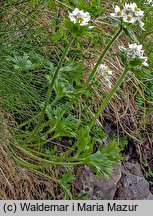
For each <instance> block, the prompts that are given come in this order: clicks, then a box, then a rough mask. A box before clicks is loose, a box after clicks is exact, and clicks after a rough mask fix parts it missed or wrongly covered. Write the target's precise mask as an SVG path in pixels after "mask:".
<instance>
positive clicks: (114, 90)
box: [89, 67, 129, 129]
mask: <svg viewBox="0 0 153 216" xmlns="http://www.w3.org/2000/svg"><path fill="white" fill-rule="evenodd" d="M128 70H129V68H128V67H127V68H125V70H124V72H123V73H122V75H121V76H120V78H119V79H118V81H117V83H116V84H115V86H114V87H113V88H112V90H111V92H110V93H109V95H108V96H107V97H106V98H105V100H104V102H103V103H102V105H101V106H100V108H99V110H98V112H97V113H96V115H95V117H94V118H93V120H92V122H91V124H90V126H89V128H90V129H91V128H92V127H93V126H94V124H95V123H96V121H97V119H98V118H99V116H100V114H101V113H102V112H103V111H104V109H105V107H106V105H107V104H108V103H109V101H110V99H111V97H112V96H113V95H114V93H115V92H116V90H117V88H118V87H119V86H120V85H121V83H122V82H123V80H124V78H125V76H126V74H127V72H128Z"/></svg>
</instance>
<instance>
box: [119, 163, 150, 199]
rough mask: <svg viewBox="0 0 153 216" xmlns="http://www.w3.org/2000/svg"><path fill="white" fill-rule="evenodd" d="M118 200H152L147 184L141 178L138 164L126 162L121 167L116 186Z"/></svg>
mask: <svg viewBox="0 0 153 216" xmlns="http://www.w3.org/2000/svg"><path fill="white" fill-rule="evenodd" d="M117 193H118V197H117V198H116V199H118V200H153V195H152V194H151V192H150V190H149V183H148V182H147V180H146V179H145V178H144V177H143V174H142V172H141V169H140V165H139V164H138V163H136V164H132V163H129V162H126V163H125V164H124V168H123V167H122V178H121V180H120V184H119V185H118V190H117Z"/></svg>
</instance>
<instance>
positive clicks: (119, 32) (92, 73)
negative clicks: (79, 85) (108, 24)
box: [83, 26, 122, 89]
mask: <svg viewBox="0 0 153 216" xmlns="http://www.w3.org/2000/svg"><path fill="white" fill-rule="evenodd" d="M121 32H122V26H121V27H120V28H119V30H118V31H117V32H116V34H115V35H114V36H113V38H112V39H111V40H110V41H109V43H108V44H107V46H106V47H105V49H104V50H103V52H102V53H101V55H100V57H99V59H98V61H97V63H96V64H95V66H94V68H93V70H92V71H91V73H90V75H89V77H88V79H87V81H86V83H85V85H84V88H83V89H86V88H87V87H88V84H89V82H90V81H91V79H92V78H93V76H94V74H95V73H96V71H97V68H98V66H99V65H100V63H101V61H102V60H103V58H104V57H105V55H106V53H107V51H108V50H109V48H110V47H111V46H112V44H113V43H114V41H115V40H116V39H117V38H118V37H119V35H120V34H121Z"/></svg>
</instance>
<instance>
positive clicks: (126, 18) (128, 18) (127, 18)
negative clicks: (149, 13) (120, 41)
mask: <svg viewBox="0 0 153 216" xmlns="http://www.w3.org/2000/svg"><path fill="white" fill-rule="evenodd" d="M123 21H124V22H127V23H135V22H136V21H137V18H136V17H134V16H133V15H132V14H128V15H127V14H125V15H124V16H123Z"/></svg>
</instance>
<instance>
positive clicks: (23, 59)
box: [7, 54, 37, 71]
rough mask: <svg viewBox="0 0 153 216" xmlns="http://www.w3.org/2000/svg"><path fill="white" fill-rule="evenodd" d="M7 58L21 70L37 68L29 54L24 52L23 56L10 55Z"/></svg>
mask: <svg viewBox="0 0 153 216" xmlns="http://www.w3.org/2000/svg"><path fill="white" fill-rule="evenodd" d="M7 60H9V61H12V62H13V63H14V68H15V69H16V70H21V71H27V70H33V69H34V68H36V66H37V65H36V64H33V63H32V62H31V61H30V60H29V56H28V55H27V54H24V55H23V56H16V55H15V56H14V57H11V56H9V57H8V58H7Z"/></svg>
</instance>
